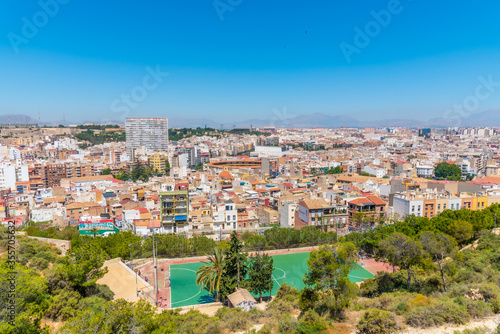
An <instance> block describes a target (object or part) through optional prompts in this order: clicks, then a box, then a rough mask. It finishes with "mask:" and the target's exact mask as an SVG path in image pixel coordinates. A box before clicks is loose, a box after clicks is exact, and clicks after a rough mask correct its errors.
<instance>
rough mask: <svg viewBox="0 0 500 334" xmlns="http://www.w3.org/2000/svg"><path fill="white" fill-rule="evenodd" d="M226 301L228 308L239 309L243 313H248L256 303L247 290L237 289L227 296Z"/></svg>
mask: <svg viewBox="0 0 500 334" xmlns="http://www.w3.org/2000/svg"><path fill="white" fill-rule="evenodd" d="M227 299H228V307H229V308H234V307H240V308H241V309H242V310H243V311H250V310H251V309H253V308H255V305H256V304H257V301H256V300H255V298H253V297H252V295H251V294H250V292H248V290H247V289H238V290H236V292H234V293H232V294H230V295H229V296H227Z"/></svg>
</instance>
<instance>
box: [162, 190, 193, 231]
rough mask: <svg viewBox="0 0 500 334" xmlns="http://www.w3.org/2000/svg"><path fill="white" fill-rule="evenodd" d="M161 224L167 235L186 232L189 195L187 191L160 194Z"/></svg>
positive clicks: (187, 228)
mask: <svg viewBox="0 0 500 334" xmlns="http://www.w3.org/2000/svg"><path fill="white" fill-rule="evenodd" d="M160 201H161V223H162V225H163V227H164V229H165V231H166V232H167V233H179V232H188V231H189V223H188V213H189V194H188V191H187V190H179V191H166V192H161V193H160Z"/></svg>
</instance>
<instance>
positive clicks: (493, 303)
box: [490, 298, 500, 314]
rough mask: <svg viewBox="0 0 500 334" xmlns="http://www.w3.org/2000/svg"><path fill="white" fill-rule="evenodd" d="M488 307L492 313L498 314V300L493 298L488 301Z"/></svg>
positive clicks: (499, 310) (499, 300) (499, 303)
mask: <svg viewBox="0 0 500 334" xmlns="http://www.w3.org/2000/svg"><path fill="white" fill-rule="evenodd" d="M490 307H491V310H492V311H493V313H495V314H498V313H500V298H495V299H492V300H491V301H490Z"/></svg>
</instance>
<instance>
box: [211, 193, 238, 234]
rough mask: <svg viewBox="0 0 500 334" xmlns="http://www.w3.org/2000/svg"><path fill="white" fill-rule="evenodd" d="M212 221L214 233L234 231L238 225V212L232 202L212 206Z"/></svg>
mask: <svg viewBox="0 0 500 334" xmlns="http://www.w3.org/2000/svg"><path fill="white" fill-rule="evenodd" d="M212 219H213V229H214V231H221V230H222V231H229V232H231V231H232V230H235V229H236V227H237V223H238V211H237V210H236V205H235V204H234V202H233V201H231V200H228V201H226V202H224V203H222V204H216V205H213V206H212Z"/></svg>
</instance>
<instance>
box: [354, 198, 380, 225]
mask: <svg viewBox="0 0 500 334" xmlns="http://www.w3.org/2000/svg"><path fill="white" fill-rule="evenodd" d="M347 207H348V211H349V219H353V218H355V215H357V214H363V215H365V216H372V218H373V219H375V220H379V219H383V218H384V217H385V213H386V211H387V203H386V202H384V201H383V200H381V199H380V198H378V197H377V196H366V197H358V198H355V199H353V200H350V201H348V204H347Z"/></svg>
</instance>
